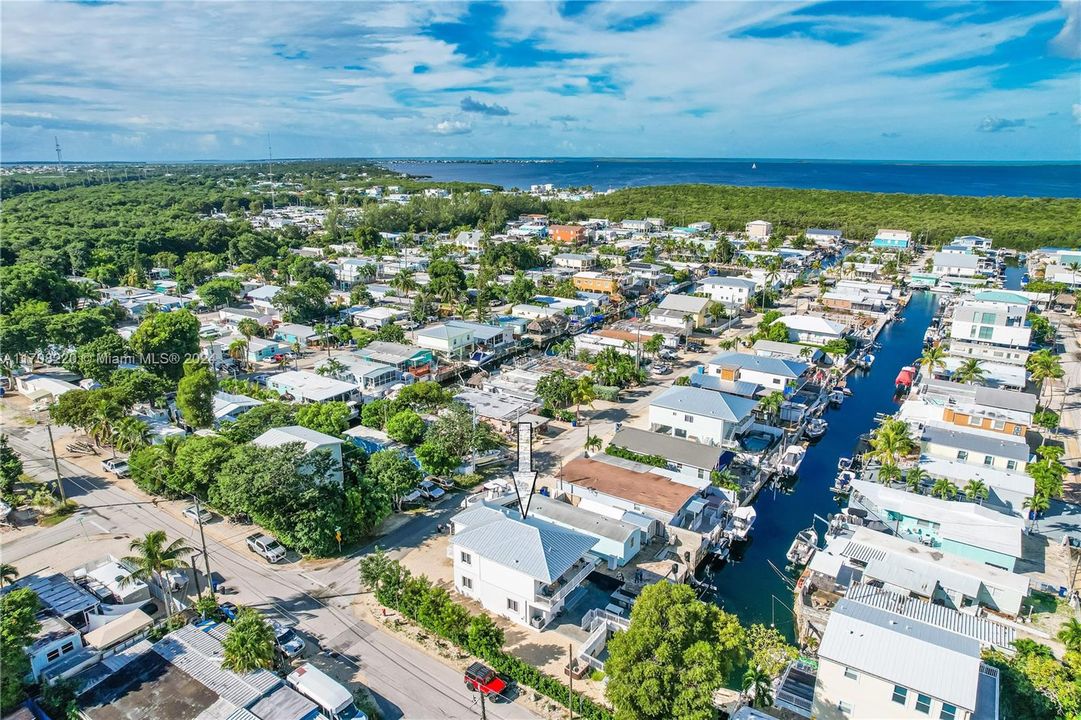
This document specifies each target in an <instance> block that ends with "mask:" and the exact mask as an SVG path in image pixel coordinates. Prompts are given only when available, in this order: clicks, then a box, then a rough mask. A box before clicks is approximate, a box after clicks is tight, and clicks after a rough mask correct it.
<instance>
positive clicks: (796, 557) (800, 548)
mask: <svg viewBox="0 0 1081 720" xmlns="http://www.w3.org/2000/svg"><path fill="white" fill-rule="evenodd" d="M817 549H818V533H817V532H815V529H814V528H813V527H809V528H806V529H804V530H800V531H799V532H798V533H796V539H795V540H793V541H792V545H791V546H790V547H789V548H788V552H787V553H786V554H785V558H787V559H788V562H789V563H790V564H792V565H795V566H803V565H806V564H807V563H809V562H811V558H812V557H813V556H814V554H815V550H817Z"/></svg>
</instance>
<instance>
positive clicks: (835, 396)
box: [827, 390, 845, 405]
mask: <svg viewBox="0 0 1081 720" xmlns="http://www.w3.org/2000/svg"><path fill="white" fill-rule="evenodd" d="M827 397H828V398H829V401H830V403H831V404H833V405H840V404H841V403H843V402H844V401H845V394H844V392H843V391H842V390H833V391H832V392H830V394H829V395H827Z"/></svg>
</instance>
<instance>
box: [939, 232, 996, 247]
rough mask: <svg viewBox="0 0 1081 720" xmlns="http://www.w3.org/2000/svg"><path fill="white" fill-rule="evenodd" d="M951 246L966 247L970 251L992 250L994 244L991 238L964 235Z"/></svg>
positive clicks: (956, 238) (954, 240)
mask: <svg viewBox="0 0 1081 720" xmlns="http://www.w3.org/2000/svg"><path fill="white" fill-rule="evenodd" d="M950 244H951V245H959V246H961V247H966V248H968V249H970V250H990V249H991V246H992V245H993V244H994V243H993V242H992V241H991V238H985V237H980V236H979V235H962V236H961V237H955V238H954V239H953V242H952V243H950Z"/></svg>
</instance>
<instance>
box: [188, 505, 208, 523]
mask: <svg viewBox="0 0 1081 720" xmlns="http://www.w3.org/2000/svg"><path fill="white" fill-rule="evenodd" d="M183 515H184V517H186V518H187V519H188V520H191V521H192V522H193V523H198V522H205V523H207V522H210V521H211V520H213V519H214V513H212V512H210V511H209V510H207V509H206V508H205V507H199V508H196V507H195V506H194V505H189V506H187V507H186V508H184V513H183Z"/></svg>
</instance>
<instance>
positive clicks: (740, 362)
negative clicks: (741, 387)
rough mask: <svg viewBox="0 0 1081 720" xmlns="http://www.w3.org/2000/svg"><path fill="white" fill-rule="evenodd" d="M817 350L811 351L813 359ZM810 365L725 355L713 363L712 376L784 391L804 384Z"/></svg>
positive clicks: (776, 359) (779, 359)
mask: <svg viewBox="0 0 1081 720" xmlns="http://www.w3.org/2000/svg"><path fill="white" fill-rule="evenodd" d="M813 352H814V350H813V348H807V354H808V355H811V354H812V353H813ZM810 367H811V366H810V365H808V364H807V363H805V362H800V361H798V360H788V359H785V358H779V357H765V356H762V355H751V354H749V353H743V352H722V353H720V354H718V355H715V356H714V357H712V358H711V359H710V361H709V364H708V368H709V374H711V375H716V376H718V377H720V378H721V379H722V380H742V381H744V382H753V383H757V384H758V385H761V386H762V387H764V388H766V389H767V390H770V391H772V390H784V388H785V387H786V386H787V385H788V384H789V383H796V384H797V385H802V384H803V377H804V375H806V374H807V371H808V370H809V369H810Z"/></svg>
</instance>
